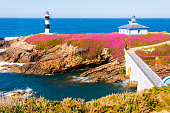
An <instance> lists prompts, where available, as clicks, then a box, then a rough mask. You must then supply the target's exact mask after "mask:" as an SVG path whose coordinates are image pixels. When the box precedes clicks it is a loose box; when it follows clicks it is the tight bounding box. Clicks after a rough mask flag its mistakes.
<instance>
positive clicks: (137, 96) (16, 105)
mask: <svg viewBox="0 0 170 113" xmlns="http://www.w3.org/2000/svg"><path fill="white" fill-rule="evenodd" d="M162 110H166V111H170V88H169V87H162V88H153V89H149V90H145V91H142V92H138V93H126V94H112V95H108V96H106V97H102V98H100V99H98V100H92V101H89V102H85V101H84V100H83V99H71V98H65V99H63V101H49V100H46V99H43V98H42V97H40V98H35V97H32V98H26V97H25V98H20V97H15V98H7V99H4V98H0V112H6V113H9V112H11V113H13V112H18V113H27V112H30V113H31V112H43V113H44V112H57V113H105V112H107V113H112V112H113V113H131V112H134V113H137V112H139V113H141V112H143V113H144V112H146V113H147V112H152V111H162Z"/></svg>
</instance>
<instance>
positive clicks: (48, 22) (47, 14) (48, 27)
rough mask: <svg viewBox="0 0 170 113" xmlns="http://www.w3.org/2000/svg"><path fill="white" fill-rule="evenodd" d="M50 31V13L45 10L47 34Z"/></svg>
mask: <svg viewBox="0 0 170 113" xmlns="http://www.w3.org/2000/svg"><path fill="white" fill-rule="evenodd" d="M49 33H50V14H49V12H48V11H46V12H45V34H49Z"/></svg>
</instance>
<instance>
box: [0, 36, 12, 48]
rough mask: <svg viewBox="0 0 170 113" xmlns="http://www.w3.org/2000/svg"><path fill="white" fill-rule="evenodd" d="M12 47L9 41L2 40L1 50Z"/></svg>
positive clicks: (0, 41)
mask: <svg viewBox="0 0 170 113" xmlns="http://www.w3.org/2000/svg"><path fill="white" fill-rule="evenodd" d="M9 46H10V42H9V41H5V40H3V39H2V38H0V49H4V48H7V47H9Z"/></svg>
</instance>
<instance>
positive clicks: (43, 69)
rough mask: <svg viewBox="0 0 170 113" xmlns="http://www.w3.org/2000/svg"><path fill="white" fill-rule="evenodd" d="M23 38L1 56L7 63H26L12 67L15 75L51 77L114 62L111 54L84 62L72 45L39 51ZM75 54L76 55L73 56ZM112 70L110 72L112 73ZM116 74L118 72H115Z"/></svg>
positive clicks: (11, 69)
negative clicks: (51, 75)
mask: <svg viewBox="0 0 170 113" xmlns="http://www.w3.org/2000/svg"><path fill="white" fill-rule="evenodd" d="M26 38H27V37H22V38H19V39H16V40H13V43H12V44H11V45H10V47H8V48H7V50H6V51H4V52H2V53H1V54H0V57H2V58H3V59H4V60H5V61H6V62H14V63H25V64H24V65H23V66H21V67H20V66H10V71H12V72H14V73H25V74H38V75H47V74H48V75H50V74H55V73H60V72H68V71H73V70H77V69H87V68H94V67H97V66H100V65H102V64H106V63H108V62H110V61H111V60H113V58H112V56H111V55H109V54H102V55H100V56H98V57H97V58H96V59H93V60H88V59H86V60H84V59H83V58H82V57H81V54H80V53H81V52H80V50H78V51H76V52H75V51H74V47H73V46H72V45H70V46H67V44H63V45H57V46H55V47H53V48H51V49H44V50H37V49H36V48H35V46H34V45H31V44H28V43H26V42H25V41H24V40H25V39H26ZM73 53H74V54H73ZM111 70H112V69H110V70H109V68H108V71H111ZM115 73H116V72H115Z"/></svg>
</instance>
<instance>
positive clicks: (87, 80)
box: [72, 76, 92, 82]
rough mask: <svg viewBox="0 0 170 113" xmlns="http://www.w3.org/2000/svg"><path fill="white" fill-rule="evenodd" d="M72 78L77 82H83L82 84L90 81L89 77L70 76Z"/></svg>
mask: <svg viewBox="0 0 170 113" xmlns="http://www.w3.org/2000/svg"><path fill="white" fill-rule="evenodd" d="M72 78H74V79H77V81H83V82H90V81H91V80H92V78H91V77H77V76H72Z"/></svg>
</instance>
